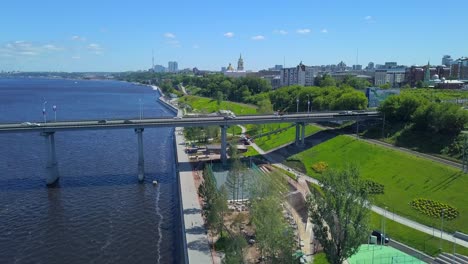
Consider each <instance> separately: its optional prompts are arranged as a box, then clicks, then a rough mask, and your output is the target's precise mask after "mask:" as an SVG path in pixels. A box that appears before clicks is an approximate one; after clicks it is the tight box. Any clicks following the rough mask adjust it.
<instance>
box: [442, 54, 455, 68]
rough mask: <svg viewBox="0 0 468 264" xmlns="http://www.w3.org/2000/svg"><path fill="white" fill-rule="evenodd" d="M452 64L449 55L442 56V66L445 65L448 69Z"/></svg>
mask: <svg viewBox="0 0 468 264" xmlns="http://www.w3.org/2000/svg"><path fill="white" fill-rule="evenodd" d="M452 63H453V59H452V57H450V55H444V56H443V57H442V65H445V66H447V67H450V66H451V65H452Z"/></svg>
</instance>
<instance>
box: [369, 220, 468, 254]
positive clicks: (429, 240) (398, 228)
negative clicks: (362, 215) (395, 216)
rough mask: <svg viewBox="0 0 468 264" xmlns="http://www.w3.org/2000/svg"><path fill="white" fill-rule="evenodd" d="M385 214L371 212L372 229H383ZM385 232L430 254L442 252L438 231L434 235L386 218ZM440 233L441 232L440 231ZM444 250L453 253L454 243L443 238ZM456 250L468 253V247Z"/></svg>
mask: <svg viewBox="0 0 468 264" xmlns="http://www.w3.org/2000/svg"><path fill="white" fill-rule="evenodd" d="M382 219H383V216H381V215H378V214H376V213H374V212H372V213H371V222H370V227H371V229H372V230H381V229H382V228H381V226H382V221H383V220H382ZM385 226H386V228H385V233H387V235H388V237H389V238H390V239H395V240H396V241H398V242H401V243H403V244H405V245H408V246H410V247H412V248H415V249H417V250H420V251H422V252H424V253H426V254H428V255H430V256H436V255H438V254H439V253H440V251H439V243H440V237H438V236H437V233H434V236H432V235H428V234H426V233H423V232H420V231H418V230H415V229H412V228H410V227H407V226H405V225H402V224H400V223H397V222H395V221H393V220H390V219H388V218H387V219H385ZM439 234H440V233H439ZM442 251H443V252H447V253H453V243H452V242H451V241H447V240H442ZM455 252H457V253H459V254H462V255H465V256H467V255H468V248H465V247H462V246H456V247H455Z"/></svg>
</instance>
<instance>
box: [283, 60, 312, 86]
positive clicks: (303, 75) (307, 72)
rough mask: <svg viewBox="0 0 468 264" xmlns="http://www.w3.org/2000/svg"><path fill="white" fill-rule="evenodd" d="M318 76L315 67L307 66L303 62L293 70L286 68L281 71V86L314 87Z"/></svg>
mask: <svg viewBox="0 0 468 264" xmlns="http://www.w3.org/2000/svg"><path fill="white" fill-rule="evenodd" d="M316 76H317V69H316V68H315V67H310V66H305V65H304V64H302V61H301V62H300V63H299V65H297V66H296V67H293V68H285V69H282V70H281V84H282V86H289V85H294V84H298V85H302V86H312V85H314V78H315V77H316Z"/></svg>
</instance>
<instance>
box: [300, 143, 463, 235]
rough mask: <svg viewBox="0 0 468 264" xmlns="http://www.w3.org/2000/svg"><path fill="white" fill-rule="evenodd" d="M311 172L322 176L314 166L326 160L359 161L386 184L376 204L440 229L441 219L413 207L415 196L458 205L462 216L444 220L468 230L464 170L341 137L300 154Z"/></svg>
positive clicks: (336, 164)
mask: <svg viewBox="0 0 468 264" xmlns="http://www.w3.org/2000/svg"><path fill="white" fill-rule="evenodd" d="M291 158H293V159H299V160H301V161H302V163H303V164H304V166H305V168H306V170H307V173H308V174H309V175H312V176H315V177H318V178H320V175H318V174H317V173H315V172H314V171H313V169H312V168H311V166H312V165H313V164H315V163H316V162H319V161H325V162H327V163H328V164H329V167H330V168H342V167H343V166H345V165H346V164H351V163H354V164H356V165H357V166H358V167H359V169H360V172H361V175H362V177H363V178H367V179H372V180H373V181H376V182H378V183H380V184H383V185H384V186H385V194H383V195H377V196H374V203H375V204H377V205H379V206H381V207H385V206H387V207H388V209H389V210H390V211H394V212H395V213H398V214H401V215H403V216H406V217H408V218H411V219H413V220H415V221H417V222H420V223H423V224H425V225H428V226H435V227H436V228H439V225H440V219H437V218H432V217H428V216H425V215H423V214H421V213H419V212H417V211H416V210H414V209H412V208H411V206H410V202H411V201H412V200H413V199H415V198H420V197H421V198H428V199H432V200H436V201H440V202H443V203H447V204H449V205H452V206H454V207H456V208H457V209H458V210H459V212H460V215H459V216H458V217H457V218H456V219H454V220H451V221H444V230H446V231H450V232H453V231H455V230H459V231H462V232H464V233H468V206H467V205H468V196H467V195H466V187H467V186H468V175H466V174H463V173H461V172H460V170H457V169H455V168H452V167H448V166H444V165H441V164H439V163H436V162H433V161H430V160H427V159H422V158H418V157H415V156H412V155H410V154H407V153H403V152H399V151H396V150H391V149H387V148H384V147H381V146H376V145H373V144H369V143H366V142H364V141H361V140H357V139H354V138H351V137H348V136H337V137H336V138H333V139H331V140H329V141H327V142H324V143H322V144H320V145H318V146H315V147H313V148H310V149H308V150H306V151H303V152H301V153H298V154H296V155H294V156H292V157H291Z"/></svg>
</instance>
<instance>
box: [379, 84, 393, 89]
mask: <svg viewBox="0 0 468 264" xmlns="http://www.w3.org/2000/svg"><path fill="white" fill-rule="evenodd" d="M379 87H380V88H381V89H390V88H392V86H391V85H390V83H385V84H381V85H379Z"/></svg>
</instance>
